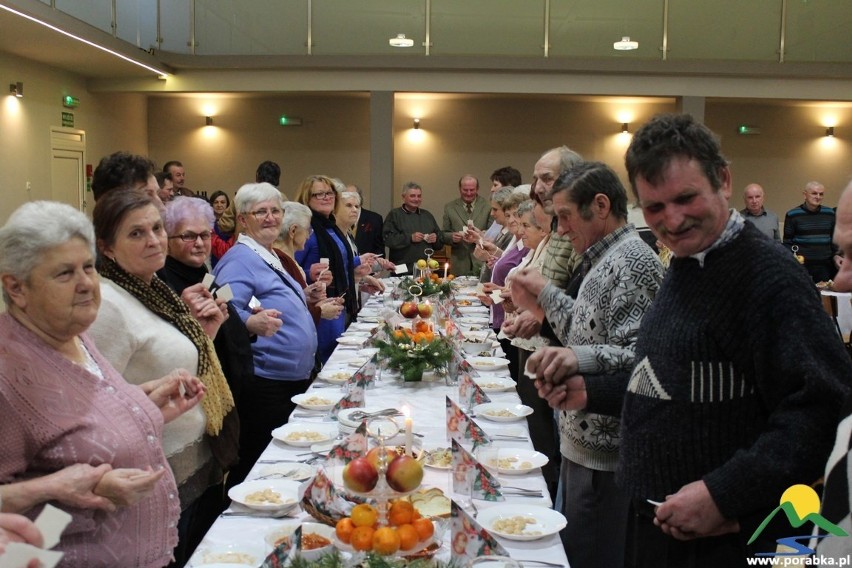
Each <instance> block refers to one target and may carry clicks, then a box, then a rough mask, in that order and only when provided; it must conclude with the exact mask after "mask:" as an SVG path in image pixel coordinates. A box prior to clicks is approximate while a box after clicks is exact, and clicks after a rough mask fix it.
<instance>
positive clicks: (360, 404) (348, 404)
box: [329, 367, 364, 420]
mask: <svg viewBox="0 0 852 568" xmlns="http://www.w3.org/2000/svg"><path fill="white" fill-rule="evenodd" d="M362 368H363V367H362ZM360 371H361V369H358V371H356V372H355V374H354V375H352V376H351V377H349V381H348V382H347V383H346V388H347V389H348V391H349V392H348V393H347V394H346V396H344V397H343V398H341V399H340V400H338V401H337V403H336V404H335V405H334V406H333V407H332V408H331V412H330V413H329V416H330V417H331V419H332V420H337V415H338V414H340V411H341V410H344V409H346V408H364V385H363V384H361V382H360V381H359V379H358V378H357V376H358V373H359V372H360Z"/></svg>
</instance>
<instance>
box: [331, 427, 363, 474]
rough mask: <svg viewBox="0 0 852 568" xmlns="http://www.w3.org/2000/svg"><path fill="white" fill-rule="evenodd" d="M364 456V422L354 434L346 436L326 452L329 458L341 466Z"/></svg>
mask: <svg viewBox="0 0 852 568" xmlns="http://www.w3.org/2000/svg"><path fill="white" fill-rule="evenodd" d="M365 455H367V423H366V422H361V425H360V426H358V428H356V429H355V431H354V432H352V433H351V434H349V435H348V436H346V437H345V438H344V439H343V440H342V441H341V442H340V443H338V444H336V445H335V446H334V447H332V448H331V450H329V452H328V457H329V458H331V459H336V460H338V461H339V462H341V463H343V464H347V463H349V462H351V461H352V460H354V459H355V458H360V457H361V456H365Z"/></svg>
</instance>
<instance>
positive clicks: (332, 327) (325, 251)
mask: <svg viewBox="0 0 852 568" xmlns="http://www.w3.org/2000/svg"><path fill="white" fill-rule="evenodd" d="M296 201H297V202H299V203H301V204H303V205H307V206H308V207H309V208H310V209H311V212H312V214H313V215H312V217H311V228H312V229H313V231H314V232H313V234H312V235H311V236H310V238H308V240H307V242H306V243H305V248H304V250H302V251H300V252H297V253H296V262H298V263H299V264H300V265H301V266H302V269H303V270H304V271H305V274H306V275H307V277H308V282H309V283H311V282H314V281H315V280H316V279H317V278H319V277H320V275H321V274H322V273H323V272H324V271H326V270H328V271H330V272H331V275H332V281H331V283H330V284H329V285H328V286H327V288H326V294H327V295H328V297H330V298H331V297H335V296H336V297H342V298H343V305H344V310H343V313H341V314H340V316H339V317H337V318H335V319H333V320H326V319H322V320H320V322H319V323H318V324H317V340H318V347H317V356H318V357H319V360H320V362H322V363H325V362H326V361H327V360H328V358H329V357H330V356H331V354H332V352H333V351H334V348H335V346H336V345H337V343H336V342H337V338H338V337H340V335H341V334H342V333H343V332H344V331H345V330H346V327H347V326H348V325H349V323H351V322H352V321H353V320H354V319H355V317H356V316H357V315H358V290H357V288H356V286H355V269H356V268H357V267H359V266H361V265H362V264H364V265H366V266H372V265H373V264H374V263H375V262H376V258H377V257H376V255H375V254H373V253H366V254H362V255H361V256H355V254H354V253H353V252H352V248H351V247H350V246H349V239H348V238H347V237H346V235H345V234H343V232H342V231H341V230H340V229H339V228H338V227H337V223H336V221H335V218H334V208H335V204H336V202H337V192H335V190H334V183H333V182H332V180H331V179H330V178H328V177H326V176H308V177H307V178H305V179H304V181H302V184H301V186H300V187H299V190H298V192H297V193H296ZM323 259H327V261H328V264H325V262H320V261H321V260H323Z"/></svg>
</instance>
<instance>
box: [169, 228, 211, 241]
mask: <svg viewBox="0 0 852 568" xmlns="http://www.w3.org/2000/svg"><path fill="white" fill-rule="evenodd" d="M210 234H211V233H210V231H204V232H203V233H193V232H187V233H181V234H180V235H175V236H173V237H169V238H170V239H180V240H182V241H183V242H185V243H194V242H195V241H196V240H198V237H201V240H202V241H209V240H210Z"/></svg>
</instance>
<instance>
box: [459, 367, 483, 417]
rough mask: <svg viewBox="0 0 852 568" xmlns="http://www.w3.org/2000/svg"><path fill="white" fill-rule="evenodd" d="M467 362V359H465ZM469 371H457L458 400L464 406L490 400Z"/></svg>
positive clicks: (472, 405)
mask: <svg viewBox="0 0 852 568" xmlns="http://www.w3.org/2000/svg"><path fill="white" fill-rule="evenodd" d="M465 363H467V361H465ZM473 377H474V375H472V374H471V373H464V372H462V373H459V402H460V403H461V404H463V405H464V406H465V407H466V408H473V407H474V406H476V405H477V404H485V403H486V402H491V398H490V397H489V396H488V395H487V394H485V391H483V390H482V387H480V386H479V385H478V384H476V382H475V381H474V380H473Z"/></svg>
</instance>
